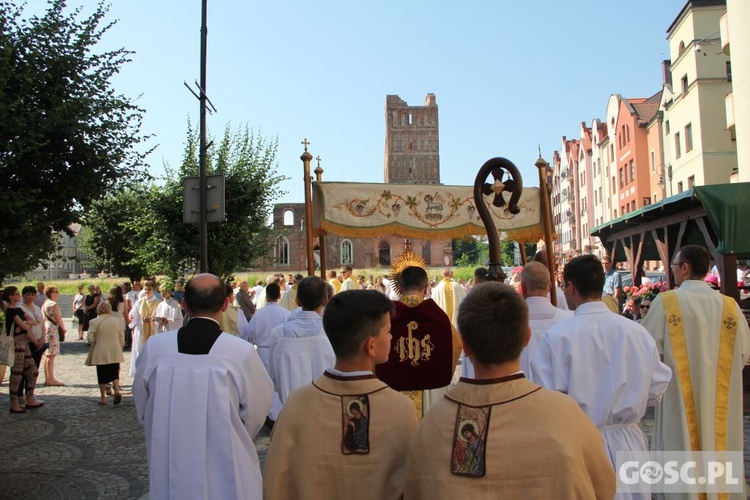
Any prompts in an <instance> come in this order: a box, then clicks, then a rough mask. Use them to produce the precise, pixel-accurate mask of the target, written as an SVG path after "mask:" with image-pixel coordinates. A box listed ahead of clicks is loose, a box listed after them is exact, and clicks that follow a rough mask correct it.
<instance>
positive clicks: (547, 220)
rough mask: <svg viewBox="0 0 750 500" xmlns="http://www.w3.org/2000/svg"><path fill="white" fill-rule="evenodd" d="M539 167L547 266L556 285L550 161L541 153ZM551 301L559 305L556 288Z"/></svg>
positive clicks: (551, 291)
mask: <svg viewBox="0 0 750 500" xmlns="http://www.w3.org/2000/svg"><path fill="white" fill-rule="evenodd" d="M534 165H535V166H536V168H538V169H539V190H540V192H539V197H540V198H541V202H542V203H541V204H542V207H541V209H542V227H543V228H544V241H545V250H546V252H547V268H548V269H549V278H550V283H551V284H552V286H553V287H554V286H555V264H556V262H555V251H554V249H553V248H552V245H554V244H555V241H554V240H553V239H552V209H551V207H550V202H549V191H548V190H547V168H548V167H549V163H547V162H546V161H545V159H544V158H542V155H541V154H540V155H539V159H538V160H537V161H536V163H535V164H534ZM549 299H550V302H552V305H553V306H557V294H556V293H555V291H554V288H552V289H551V290H550V294H549Z"/></svg>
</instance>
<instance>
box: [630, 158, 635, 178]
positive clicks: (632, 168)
mask: <svg viewBox="0 0 750 500" xmlns="http://www.w3.org/2000/svg"><path fill="white" fill-rule="evenodd" d="M634 180H635V163H634V162H633V160H630V181H631V182H632V181H634Z"/></svg>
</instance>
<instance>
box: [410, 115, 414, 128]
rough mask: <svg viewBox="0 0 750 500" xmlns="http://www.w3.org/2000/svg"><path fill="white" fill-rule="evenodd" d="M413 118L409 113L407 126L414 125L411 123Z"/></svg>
mask: <svg viewBox="0 0 750 500" xmlns="http://www.w3.org/2000/svg"><path fill="white" fill-rule="evenodd" d="M413 118H414V117H413V116H412V114H411V113H409V125H413V124H414V122H413Z"/></svg>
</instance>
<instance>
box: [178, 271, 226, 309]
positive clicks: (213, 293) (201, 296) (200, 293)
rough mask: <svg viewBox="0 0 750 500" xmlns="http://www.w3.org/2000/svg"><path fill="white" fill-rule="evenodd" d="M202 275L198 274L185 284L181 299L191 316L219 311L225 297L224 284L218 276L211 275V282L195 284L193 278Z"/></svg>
mask: <svg viewBox="0 0 750 500" xmlns="http://www.w3.org/2000/svg"><path fill="white" fill-rule="evenodd" d="M203 276H204V275H200V274H199V275H198V276H196V277H195V278H192V279H190V280H188V282H187V285H185V296H184V297H183V299H184V300H185V306H187V309H188V311H190V315H191V316H197V315H199V314H205V313H217V312H219V311H221V308H222V306H224V301H225V300H226V299H227V295H226V286H225V285H224V282H223V281H221V279H220V278H219V277H218V276H212V277H213V278H215V279H214V280H213V283H210V284H204V285H202V286H196V283H195V279H196V278H199V277H203Z"/></svg>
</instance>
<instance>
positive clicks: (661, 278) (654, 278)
mask: <svg viewBox="0 0 750 500" xmlns="http://www.w3.org/2000/svg"><path fill="white" fill-rule="evenodd" d="M617 272H618V273H619V274H620V277H621V278H622V286H623V287H626V286H633V275H632V274H631V273H630V271H617ZM646 277H647V278H650V279H651V283H664V282H665V281H667V275H666V274H664V273H662V272H660V271H646Z"/></svg>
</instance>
